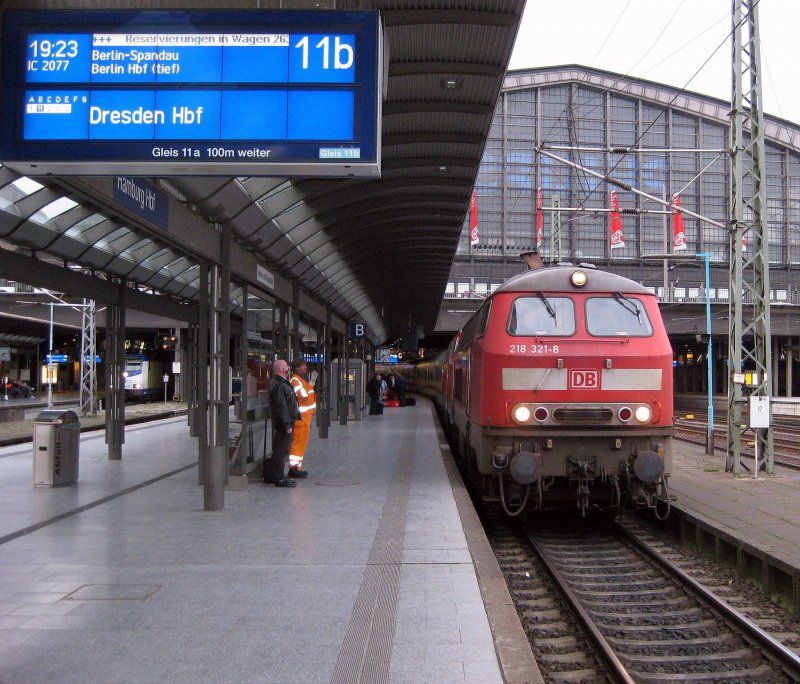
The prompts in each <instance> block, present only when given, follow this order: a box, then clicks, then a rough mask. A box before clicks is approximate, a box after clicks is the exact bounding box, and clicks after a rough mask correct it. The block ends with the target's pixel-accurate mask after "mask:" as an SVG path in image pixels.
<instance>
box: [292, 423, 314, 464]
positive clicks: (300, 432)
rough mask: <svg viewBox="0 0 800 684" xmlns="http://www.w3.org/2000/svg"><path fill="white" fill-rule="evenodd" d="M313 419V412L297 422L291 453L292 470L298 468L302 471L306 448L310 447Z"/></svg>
mask: <svg viewBox="0 0 800 684" xmlns="http://www.w3.org/2000/svg"><path fill="white" fill-rule="evenodd" d="M313 418H314V413H313V411H308V412H307V413H304V414H303V415H302V416H301V418H300V420H297V421H295V424H294V439H293V440H292V448H291V450H290V451H289V467H290V468H291V467H293V466H297V467H298V468H300V469H301V470H302V467H303V456H305V454H306V447H307V446H308V438H309V436H310V435H311V422H312V420H313Z"/></svg>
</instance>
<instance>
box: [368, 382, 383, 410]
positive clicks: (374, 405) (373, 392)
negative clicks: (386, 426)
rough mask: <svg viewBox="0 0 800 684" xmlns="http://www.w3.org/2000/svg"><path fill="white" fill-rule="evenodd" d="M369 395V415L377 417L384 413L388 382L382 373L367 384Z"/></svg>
mask: <svg viewBox="0 0 800 684" xmlns="http://www.w3.org/2000/svg"><path fill="white" fill-rule="evenodd" d="M367 394H369V415H371V416H377V415H380V414H381V413H383V399H384V397H385V396H386V381H385V380H384V379H383V378H382V377H381V374H380V373H375V375H373V376H372V379H371V380H370V381H369V382H368V383H367Z"/></svg>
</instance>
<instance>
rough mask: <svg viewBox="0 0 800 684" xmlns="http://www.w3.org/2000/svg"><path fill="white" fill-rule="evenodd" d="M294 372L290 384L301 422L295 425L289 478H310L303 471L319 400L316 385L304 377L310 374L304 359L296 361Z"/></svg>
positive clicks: (290, 454)
mask: <svg viewBox="0 0 800 684" xmlns="http://www.w3.org/2000/svg"><path fill="white" fill-rule="evenodd" d="M292 370H293V373H292V378H291V380H289V382H290V384H291V385H292V389H293V390H294V394H295V397H296V398H297V404H298V405H299V406H300V420H299V421H298V422H297V423H295V426H294V439H293V440H292V448H291V450H290V451H289V477H308V471H307V470H303V457H304V456H305V453H306V447H307V446H308V437H309V435H311V423H312V421H313V418H314V413H315V411H316V410H317V398H316V395H315V394H314V385H313V384H312V383H310V382H308V381H306V379H305V377H304V376H305V374H306V373H307V372H308V366H307V365H306V362H305V361H303V360H302V359H300V360H299V361H295V362H294V363H293V364H292Z"/></svg>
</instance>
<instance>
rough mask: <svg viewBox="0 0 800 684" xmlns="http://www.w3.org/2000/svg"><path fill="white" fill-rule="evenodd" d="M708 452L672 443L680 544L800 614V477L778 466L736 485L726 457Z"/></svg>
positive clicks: (741, 479)
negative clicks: (704, 554)
mask: <svg viewBox="0 0 800 684" xmlns="http://www.w3.org/2000/svg"><path fill="white" fill-rule="evenodd" d="M704 451H705V450H704V448H703V447H702V446H697V445H693V444H688V443H685V442H677V441H676V442H674V446H673V467H672V476H671V477H670V480H669V485H670V490H671V494H672V499H673V502H672V505H673V509H677V512H678V513H679V515H677V516H675V518H676V519H678V520H679V522H680V525H681V536H682V537H683V539H684V540H685V541H687V542H689V543H692V544H695V545H697V546H699V547H702V548H704V549H706V550H708V549H709V548H710V549H712V550H713V553H714V555H715V557H716V558H717V559H718V560H719V561H721V562H724V563H728V564H730V565H734V566H736V568H737V571H738V572H739V574H740V575H743V576H745V577H750V578H752V579H755V580H757V581H759V582H761V583H762V584H763V585H764V586H766V587H767V588H768V590H769V591H770V592H771V593H773V594H776V595H780V596H782V597H783V599H784V600H785V601H786V602H788V603H789V604H790V605H791V606H792V607H793V609H794V610H795V611H796V612H800V472H798V471H796V470H791V469H789V468H784V467H781V466H776V467H775V473H774V474H773V475H766V474H765V473H764V472H763V471H762V472H760V473H758V477H757V478H756V477H754V476H753V473H752V472H750V473H749V474H746V475H744V476H739V477H733V475H731V474H730V473H726V472H725V452H724V451H722V450H719V449H718V450H717V452H716V454H715V455H713V456H709V455H706V454H705V453H704ZM743 463H748V460H747V459H745V460H744V461H743ZM749 465H750V466H751V467H752V460H750V461H749Z"/></svg>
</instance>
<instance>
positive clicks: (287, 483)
mask: <svg viewBox="0 0 800 684" xmlns="http://www.w3.org/2000/svg"><path fill="white" fill-rule="evenodd" d="M275 486H276V487H296V486H297V483H296V482H295V481H294V480H290V479H289V478H288V477H284V478H283V479H282V480H278V481H277V482H276V483H275Z"/></svg>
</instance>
